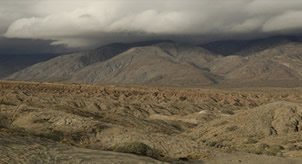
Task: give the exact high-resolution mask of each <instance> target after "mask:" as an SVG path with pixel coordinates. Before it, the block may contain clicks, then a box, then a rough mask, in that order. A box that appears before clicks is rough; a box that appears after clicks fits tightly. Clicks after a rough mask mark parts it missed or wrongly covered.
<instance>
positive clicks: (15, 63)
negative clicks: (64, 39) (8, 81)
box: [0, 54, 56, 79]
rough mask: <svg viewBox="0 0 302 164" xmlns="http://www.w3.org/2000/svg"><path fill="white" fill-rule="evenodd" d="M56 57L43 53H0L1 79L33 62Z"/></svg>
mask: <svg viewBox="0 0 302 164" xmlns="http://www.w3.org/2000/svg"><path fill="white" fill-rule="evenodd" d="M54 57H56V56H55V55H53V54H43V55H24V54H22V55H15V54H10V55H0V79H1V78H4V77H6V76H8V75H10V74H12V73H15V72H17V71H20V70H22V69H24V68H26V67H29V66H31V65H33V64H36V63H40V62H42V61H47V60H49V59H51V58H54Z"/></svg>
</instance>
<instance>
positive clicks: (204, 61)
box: [6, 37, 302, 87]
mask: <svg viewBox="0 0 302 164" xmlns="http://www.w3.org/2000/svg"><path fill="white" fill-rule="evenodd" d="M274 39H275V40H274ZM251 42H255V41H251ZM263 42H265V39H262V40H260V42H259V43H256V42H255V43H252V45H251V46H249V47H248V48H247V49H245V50H243V51H246V52H249V53H250V54H242V55H240V54H236V53H235V54H232V55H227V56H226V55H225V54H218V53H213V51H210V50H209V49H206V48H203V47H201V46H194V45H189V44H181V43H177V42H173V41H149V42H137V43H129V44H126V43H125V44H124V43H115V44H109V45H105V46H102V47H99V48H97V49H95V50H91V51H85V52H78V53H74V54H69V55H63V56H59V57H57V58H53V59H51V60H49V61H46V62H43V63H38V64H35V65H33V66H30V67H28V68H26V69H24V70H21V71H19V72H17V73H14V74H12V75H10V76H8V77H7V78H6V79H8V80H30V81H58V82H78V83H113V84H143V85H158V86H184V87H190V86H194V87H195V86H209V85H216V84H226V85H227V84H231V83H235V84H244V83H261V82H263V83H265V82H268V81H286V80H289V81H297V82H296V83H298V81H302V69H301V68H300V65H302V42H301V40H299V38H296V39H292V38H290V37H289V39H288V38H286V37H285V38H284V37H280V38H279V40H278V37H276V38H268V39H267V44H265V45H264V46H263V47H258V48H256V49H255V48H254V47H255V45H259V44H261V43H263ZM256 47H257V46H256ZM218 48H219V46H218ZM260 49H263V50H260ZM240 51H241V52H243V51H242V50H240ZM251 51H253V52H251ZM294 83H295V82H294Z"/></svg>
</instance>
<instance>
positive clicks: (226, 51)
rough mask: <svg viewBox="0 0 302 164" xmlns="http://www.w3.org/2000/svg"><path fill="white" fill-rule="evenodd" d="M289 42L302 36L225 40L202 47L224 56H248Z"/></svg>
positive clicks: (299, 39)
mask: <svg viewBox="0 0 302 164" xmlns="http://www.w3.org/2000/svg"><path fill="white" fill-rule="evenodd" d="M289 42H302V37H300V36H274V37H269V38H265V39H256V40H225V41H216V42H211V43H207V44H203V45H201V47H203V48H205V49H207V50H209V51H211V52H214V53H217V54H221V55H223V56H229V55H240V56H248V55H253V54H255V53H257V52H260V51H263V50H265V49H268V48H273V47H276V46H279V45H282V44H286V43H289Z"/></svg>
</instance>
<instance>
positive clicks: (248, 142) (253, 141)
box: [244, 138, 258, 144]
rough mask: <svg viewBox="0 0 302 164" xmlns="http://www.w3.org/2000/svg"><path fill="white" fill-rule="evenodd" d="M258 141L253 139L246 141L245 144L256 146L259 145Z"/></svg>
mask: <svg viewBox="0 0 302 164" xmlns="http://www.w3.org/2000/svg"><path fill="white" fill-rule="evenodd" d="M257 142H258V141H256V140H255V139H253V138H248V139H247V141H245V142H244V143H245V144H255V143H257Z"/></svg>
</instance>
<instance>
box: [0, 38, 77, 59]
mask: <svg viewBox="0 0 302 164" xmlns="http://www.w3.org/2000/svg"><path fill="white" fill-rule="evenodd" d="M51 42H52V41H46V40H32V39H7V38H1V37H0V55H43V54H45V55H48V54H58V55H59V54H62V53H69V52H73V51H76V49H66V48H65V47H64V46H62V45H60V46H49V44H50V43H51Z"/></svg>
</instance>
